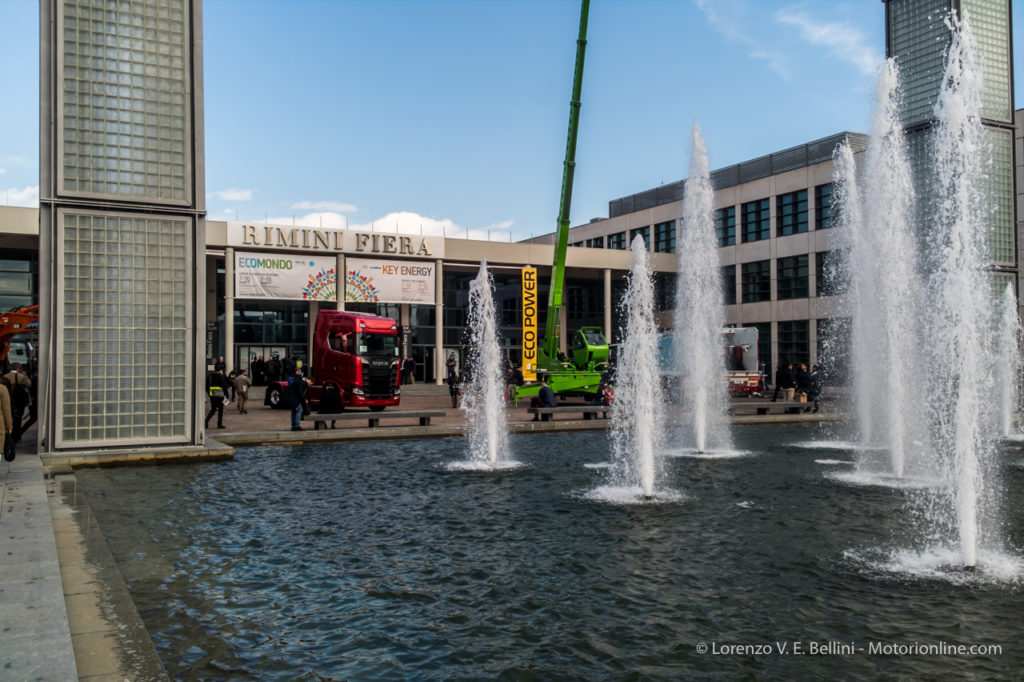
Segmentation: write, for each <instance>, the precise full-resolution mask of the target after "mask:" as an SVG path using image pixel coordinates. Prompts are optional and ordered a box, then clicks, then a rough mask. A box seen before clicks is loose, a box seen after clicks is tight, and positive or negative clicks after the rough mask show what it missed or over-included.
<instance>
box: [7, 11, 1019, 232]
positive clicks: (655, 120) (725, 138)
mask: <svg viewBox="0 0 1024 682" xmlns="http://www.w3.org/2000/svg"><path fill="white" fill-rule="evenodd" d="M1014 9H1015V10H1017V11H1016V12H1015V17H1014V18H1015V22H1014V24H1015V27H1016V26H1017V25H1019V23H1020V21H1021V19H1020V16H1021V13H1022V12H1024V9H1022V8H1020V7H1017V6H1016V3H1015V6H1014ZM38 12H39V10H38V3H37V0H0V63H2V64H5V65H7V66H6V68H4V69H3V81H2V83H0V90H2V92H3V93H4V99H5V101H4V103H3V105H2V106H0V202H4V203H7V204H11V205H36V203H37V201H38V49H39V48H38V33H39V29H38ZM203 14H204V16H203V25H204V40H205V45H204V49H205V52H204V61H205V88H206V99H205V106H206V119H205V122H206V184H207V192H208V193H207V209H208V212H209V213H208V217H209V218H210V219H214V220H235V219H236V218H237V219H238V220H258V221H263V220H264V219H267V220H270V221H272V222H279V223H284V224H291V223H292V222H293V221H294V222H295V223H296V224H305V225H312V226H318V225H324V226H344V225H348V226H350V227H362V226H370V225H371V223H372V224H373V226H374V229H377V230H389V231H391V230H395V229H398V230H399V231H402V232H418V231H419V230H421V229H422V231H423V232H424V233H430V234H440V233H442V232H444V233H446V234H447V235H448V236H456V235H467V234H468V235H470V236H471V237H473V238H485V239H486V238H488V236H489V237H490V238H491V239H495V240H502V241H505V240H509V239H511V240H517V239H522V238H526V237H529V236H531V235H537V234H544V233H547V232H551V231H552V230H553V229H554V227H555V219H556V215H557V212H558V201H559V193H560V189H561V178H562V160H563V158H564V155H565V138H566V129H567V124H568V116H569V106H568V102H569V98H570V90H571V84H572V70H573V60H574V56H575V49H576V45H575V42H576V35H577V30H578V25H579V3H578V2H576V1H575V0H508V1H502V0H457V1H441V0H416V1H411V2H401V1H398V0H373V1H366V2H363V1H356V0H336V1H326V0H324V1H320V2H313V1H307V0H300V1H291V2H284V1H282V0H274V1H271V0H265V1H261V2H254V1H250V0H205V2H204V3H203ZM883 41H884V17H883V6H882V3H881V2H879V0H850V1H848V2H841V1H836V0H828V1H825V0H812V1H802V2H787V1H785V0H778V1H774V0H735V1H733V0H696V1H692V2H691V1H689V0H658V1H644V0H628V1H626V0H593V2H592V4H591V8H590V21H589V29H588V46H587V56H586V67H585V73H584V80H583V109H582V116H581V126H580V132H579V141H578V148H577V157H576V161H577V170H576V179H575V187H574V195H573V204H572V224H574V225H577V224H581V223H584V222H586V221H588V220H589V219H591V218H594V217H602V216H607V211H608V201H609V200H611V199H616V198H618V197H622V196H626V195H629V194H633V193H635V192H640V191H643V190H646V189H650V188H652V187H655V186H657V185H659V184H662V183H669V182H674V181H676V180H679V179H681V178H683V177H684V176H685V175H686V171H687V168H688V166H689V148H688V147H689V134H688V131H689V129H690V124H691V121H692V120H693V118H694V117H696V120H697V122H698V123H699V124H700V126H701V128H702V130H703V133H704V137H705V139H706V141H707V147H708V153H709V156H710V162H711V167H712V169H715V168H721V167H723V166H727V165H730V164H733V163H737V162H739V161H744V160H747V159H750V158H754V157H756V156H760V155H763V154H767V153H770V152H773V151H777V150H780V149H784V148H786V147H790V146H794V145H797V144H801V143H803V142H808V141H811V140H815V139H818V138H821V137H825V136H827V135H831V134H833V133H837V132H840V131H843V130H854V131H859V132H867V131H868V126H869V118H870V112H871V109H872V106H873V104H872V91H873V88H874V80H875V77H874V67H875V65H876V63H877V61H878V60H880V59H881V58H882V55H883V52H884V44H883ZM1018 62H1019V60H1018ZM1022 71H1024V69H1022V68H1016V69H1015V75H1016V78H1017V82H1016V84H1015V91H1016V93H1018V94H1017V99H1018V102H1019V101H1021V97H1022V94H1021V93H1022V92H1024V91H1022V88H1024V84H1022V83H1021V80H1020V79H1021V78H1022V77H1024V74H1022ZM1018 106H1020V105H1018Z"/></svg>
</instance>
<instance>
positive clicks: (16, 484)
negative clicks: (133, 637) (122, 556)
mask: <svg viewBox="0 0 1024 682" xmlns="http://www.w3.org/2000/svg"><path fill="white" fill-rule="evenodd" d="M27 445H28V443H24V442H23V443H22V444H21V445H20V446H19V448H18V450H19V452H18V455H17V457H16V458H15V460H14V461H13V462H0V624H2V625H0V661H2V663H0V679H4V680H59V681H61V682H64V681H66V680H76V679H78V670H77V667H76V666H75V656H74V648H73V645H72V642H71V630H70V627H69V625H68V617H67V610H66V609H65V605H64V587H63V582H62V580H61V574H60V564H59V562H58V559H57V545H56V542H55V540H54V534H53V522H52V520H51V517H50V506H49V500H48V498H47V491H46V484H45V481H44V479H43V469H42V466H41V464H40V461H39V457H38V456H37V455H35V454H29V453H28V452H27V450H29V448H28V447H27Z"/></svg>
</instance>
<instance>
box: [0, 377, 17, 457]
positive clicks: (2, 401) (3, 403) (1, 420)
mask: <svg viewBox="0 0 1024 682" xmlns="http://www.w3.org/2000/svg"><path fill="white" fill-rule="evenodd" d="M0 379H2V381H0V427H2V428H3V432H2V433H3V439H4V442H3V444H2V445H3V451H4V459H5V460H6V461H8V462H10V461H11V460H12V459H14V417H13V416H12V414H11V393H10V391H8V390H7V383H8V382H7V378H6V377H0Z"/></svg>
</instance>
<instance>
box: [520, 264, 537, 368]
mask: <svg viewBox="0 0 1024 682" xmlns="http://www.w3.org/2000/svg"><path fill="white" fill-rule="evenodd" d="M522 372H523V378H524V379H526V380H527V381H535V380H536V379H537V268H523V366H522Z"/></svg>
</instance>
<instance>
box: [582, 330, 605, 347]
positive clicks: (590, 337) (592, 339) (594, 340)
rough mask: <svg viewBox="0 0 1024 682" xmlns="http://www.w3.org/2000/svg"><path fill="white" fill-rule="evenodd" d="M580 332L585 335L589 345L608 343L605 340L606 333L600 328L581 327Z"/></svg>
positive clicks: (584, 338)
mask: <svg viewBox="0 0 1024 682" xmlns="http://www.w3.org/2000/svg"><path fill="white" fill-rule="evenodd" d="M580 334H582V335H583V340H584V341H586V343H587V345H589V346H603V345H605V344H606V343H608V342H607V341H605V340H604V333H603V332H602V331H601V330H600V329H581V330H580Z"/></svg>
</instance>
